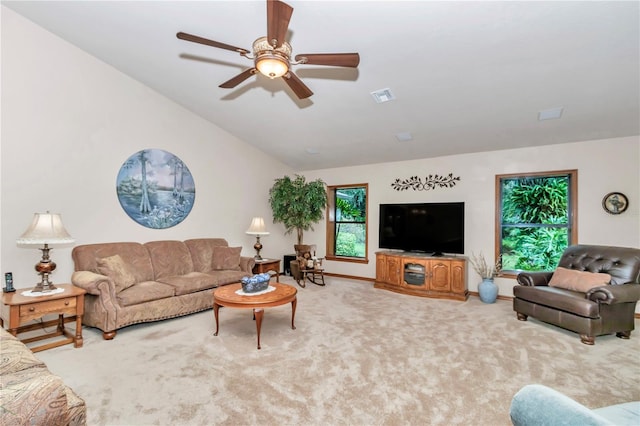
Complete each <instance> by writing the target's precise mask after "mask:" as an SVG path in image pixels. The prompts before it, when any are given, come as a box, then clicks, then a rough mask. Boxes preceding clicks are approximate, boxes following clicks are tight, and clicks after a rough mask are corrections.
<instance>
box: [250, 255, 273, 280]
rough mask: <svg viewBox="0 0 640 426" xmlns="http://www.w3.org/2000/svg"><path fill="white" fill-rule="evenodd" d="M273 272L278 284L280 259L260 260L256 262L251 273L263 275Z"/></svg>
mask: <svg viewBox="0 0 640 426" xmlns="http://www.w3.org/2000/svg"><path fill="white" fill-rule="evenodd" d="M269 271H275V272H276V282H280V259H262V260H256V264H255V265H254V266H253V269H252V272H253V273H254V274H263V273H265V272H269Z"/></svg>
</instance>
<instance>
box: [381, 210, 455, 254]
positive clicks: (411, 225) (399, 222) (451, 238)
mask: <svg viewBox="0 0 640 426" xmlns="http://www.w3.org/2000/svg"><path fill="white" fill-rule="evenodd" d="M379 237H380V240H379V245H380V248H386V249H397V250H404V251H413V252H424V253H430V254H433V255H436V256H437V255H442V254H444V253H454V254H463V253H464V202H455V203H414V204H380V230H379Z"/></svg>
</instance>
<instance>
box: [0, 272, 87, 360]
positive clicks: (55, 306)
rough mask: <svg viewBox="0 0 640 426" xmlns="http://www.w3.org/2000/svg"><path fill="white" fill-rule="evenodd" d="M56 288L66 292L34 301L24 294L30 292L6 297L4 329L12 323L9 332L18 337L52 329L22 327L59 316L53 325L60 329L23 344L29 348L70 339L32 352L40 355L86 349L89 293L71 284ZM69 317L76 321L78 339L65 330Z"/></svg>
mask: <svg viewBox="0 0 640 426" xmlns="http://www.w3.org/2000/svg"><path fill="white" fill-rule="evenodd" d="M56 287H58V288H62V289H64V291H63V292H62V293H56V294H52V295H45V296H35V297H30V296H23V295H22V294H21V293H22V292H23V291H25V290H27V289H17V290H16V292H15V293H4V294H3V295H2V306H0V327H4V322H5V321H8V322H9V324H8V326H9V332H10V333H11V334H13V335H14V336H16V337H17V336H18V334H19V333H24V332H27V331H33V330H39V329H42V328H43V327H44V326H45V325H48V323H45V324H28V325H22V326H21V325H20V324H21V323H24V322H26V321H31V320H34V319H38V318H42V317H43V316H45V315H49V314H58V320H57V321H51V323H52V324H51V325H56V330H55V331H53V332H51V333H47V332H45V334H41V335H38V336H34V337H29V338H26V339H21V342H22V343H25V344H26V343H31V342H37V341H39V340H44V339H50V338H52V337H57V336H65V337H66V338H65V339H61V340H56V341H54V342H50V343H47V344H44V345H40V346H36V347H32V348H30V349H31V351H32V352H40V351H44V350H45V349H51V348H55V347H58V346H62V345H67V344H69V343H73V344H74V346H75V347H76V348H81V347H82V343H83V341H82V315H83V314H84V294H85V293H86V291H85V290H83V289H81V288H78V287H75V286H74V285H71V284H57V285H56ZM65 314H66V315H68V317H67V318H66V319H67V320H73V319H75V321H76V330H75V335H74V334H73V333H71V332H70V331H69V330H67V329H66V328H65V327H64V323H65V317H64V316H65Z"/></svg>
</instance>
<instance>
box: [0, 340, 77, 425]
mask: <svg viewBox="0 0 640 426" xmlns="http://www.w3.org/2000/svg"><path fill="white" fill-rule="evenodd" d="M0 353H1V354H2V356H1V357H0V424H3V425H74V426H75V425H84V424H85V423H86V417H87V411H86V407H85V403H84V401H83V400H82V398H80V397H79V396H78V395H76V394H75V393H74V392H73V390H71V388H69V387H68V386H66V385H65V384H64V382H63V381H62V379H61V378H60V377H58V376H56V375H53V374H51V372H50V371H49V370H48V369H47V367H46V365H45V364H44V363H43V362H42V361H40V360H39V359H38V358H36V357H35V356H34V355H33V353H32V352H31V350H30V349H29V348H27V347H26V346H25V345H24V344H23V343H22V342H20V340H18V339H17V338H16V337H14V336H13V335H12V334H10V333H8V332H7V331H6V330H5V329H3V328H0Z"/></svg>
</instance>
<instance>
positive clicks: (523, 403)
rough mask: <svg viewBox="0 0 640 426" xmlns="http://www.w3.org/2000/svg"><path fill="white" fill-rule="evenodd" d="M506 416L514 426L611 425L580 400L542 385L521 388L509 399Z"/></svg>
mask: <svg viewBox="0 0 640 426" xmlns="http://www.w3.org/2000/svg"><path fill="white" fill-rule="evenodd" d="M509 415H510V416H511V422H512V423H513V424H514V425H515V426H531V425H583V426H587V425H588V426H595V425H610V424H611V423H610V422H609V421H608V420H607V419H606V418H604V417H602V416H599V415H598V414H596V413H594V412H593V411H592V410H590V409H589V408H587V407H585V406H584V405H582V404H580V403H579V402H577V401H574V400H573V399H571V398H569V397H568V396H566V395H564V394H562V393H560V392H558V391H556V390H554V389H551V388H549V387H547V386H543V385H527V386H524V387H523V388H522V389H520V390H519V391H518V392H517V393H516V394H515V395H514V396H513V399H512V400H511V408H510V409H509Z"/></svg>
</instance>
